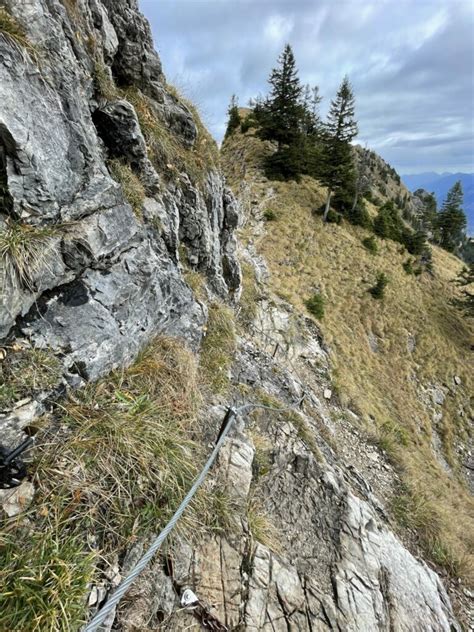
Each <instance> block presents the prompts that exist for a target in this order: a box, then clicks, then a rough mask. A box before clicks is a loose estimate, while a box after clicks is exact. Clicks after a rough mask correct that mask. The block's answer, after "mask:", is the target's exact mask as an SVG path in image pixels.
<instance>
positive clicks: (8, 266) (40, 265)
mask: <svg viewBox="0 0 474 632" xmlns="http://www.w3.org/2000/svg"><path fill="white" fill-rule="evenodd" d="M54 235H55V231H54V229H52V228H38V227H35V226H29V225H27V224H21V223H19V222H10V223H8V224H7V225H6V227H5V228H3V229H0V262H1V263H3V265H4V266H5V270H6V272H7V274H8V275H9V276H10V277H11V278H12V279H18V282H19V283H20V285H21V286H22V287H23V288H24V289H27V290H29V291H34V290H35V288H34V279H35V277H36V275H37V274H38V273H39V272H41V271H42V270H43V269H44V267H46V266H47V265H48V260H49V256H50V254H51V251H52V247H53V243H54V242H53V237H54Z"/></svg>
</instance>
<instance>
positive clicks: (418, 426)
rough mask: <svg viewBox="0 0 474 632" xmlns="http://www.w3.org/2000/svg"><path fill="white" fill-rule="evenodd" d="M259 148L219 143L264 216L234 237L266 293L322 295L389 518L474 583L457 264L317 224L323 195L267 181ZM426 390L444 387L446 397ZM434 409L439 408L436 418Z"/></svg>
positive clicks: (251, 143)
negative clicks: (381, 280)
mask: <svg viewBox="0 0 474 632" xmlns="http://www.w3.org/2000/svg"><path fill="white" fill-rule="evenodd" d="M267 151H269V147H268V145H264V144H263V143H260V141H259V140H258V139H256V138H255V137H254V136H253V134H252V132H251V131H250V132H248V133H247V134H246V135H242V134H240V133H237V134H234V135H233V136H232V137H231V138H229V139H227V141H226V142H225V144H224V147H223V164H224V166H225V168H226V170H227V175H228V178H229V181H230V183H231V185H232V186H233V187H234V191H235V193H236V194H239V193H240V195H241V196H242V198H243V202H244V206H246V207H247V208H246V211H247V212H250V210H251V209H253V210H254V213H255V209H258V210H257V214H259V215H260V217H261V218H262V220H263V221H264V222H265V224H264V225H265V230H264V231H263V233H262V234H261V235H259V236H258V237H255V235H252V229H251V227H250V225H249V224H248V223H247V224H246V225H245V226H244V228H243V230H242V235H241V238H242V239H243V240H244V242H245V240H247V239H252V240H253V241H254V243H255V245H256V247H257V251H258V252H259V253H260V254H262V255H263V256H264V257H265V259H266V261H267V263H268V266H269V269H270V272H271V276H270V281H269V283H270V286H271V289H272V290H273V291H274V292H275V293H276V294H278V295H279V296H280V297H282V298H284V299H285V300H287V301H288V302H290V303H291V304H293V305H294V306H295V307H296V308H297V309H298V310H300V311H301V312H304V313H307V310H306V307H305V301H306V300H307V299H308V298H310V297H311V296H312V295H314V293H315V292H320V293H321V294H322V295H323V297H324V299H325V316H324V319H323V320H322V322H321V323H320V326H321V329H322V332H323V334H324V339H325V342H326V344H327V345H328V346H329V348H330V351H331V362H332V367H333V375H332V377H333V381H334V384H335V387H336V390H337V391H338V393H339V396H340V398H341V401H342V402H343V403H344V404H345V405H347V406H349V407H351V408H352V409H353V410H354V411H355V412H357V413H359V414H360V416H361V418H362V420H363V424H364V430H365V431H366V432H367V434H368V436H370V437H373V438H374V439H375V440H377V441H378V442H379V444H380V445H381V447H383V448H384V449H386V450H387V452H388V454H389V456H390V457H391V459H392V460H393V461H394V463H395V464H396V465H397V467H399V468H400V470H401V473H402V480H403V481H404V484H403V487H402V489H401V490H399V493H398V494H397V503H396V506H394V508H393V509H394V514H395V516H396V517H397V518H398V519H399V521H400V522H401V523H402V524H403V525H405V526H408V527H411V528H415V529H416V530H417V533H418V538H419V542H420V544H421V545H422V546H423V548H424V549H425V551H426V552H427V553H428V555H429V556H430V557H431V559H433V560H434V561H435V562H437V563H439V564H441V565H443V566H444V567H445V568H447V569H448V570H449V571H451V572H452V573H453V574H458V575H461V576H464V577H466V578H467V577H469V576H470V577H471V579H472V573H473V555H472V552H473V551H474V502H473V499H472V497H471V496H470V495H469V493H468V491H467V489H466V485H465V482H464V481H463V479H462V474H461V466H460V463H459V461H458V456H457V452H456V446H457V445H459V444H462V443H465V442H466V441H467V439H468V436H469V432H470V430H469V418H470V411H469V393H472V392H473V371H472V368H473V366H472V360H471V355H472V351H470V345H471V343H472V331H470V329H469V326H468V323H467V321H466V320H465V319H463V317H462V316H461V314H460V313H459V312H458V311H457V309H456V308H455V307H454V306H453V305H452V304H451V300H452V298H453V297H454V294H455V292H456V288H455V286H454V284H453V283H452V280H453V279H454V278H455V277H456V275H457V274H458V272H459V270H460V269H461V267H462V264H461V262H460V261H459V260H457V259H456V258H455V257H453V256H452V255H450V254H448V253H446V252H445V251H442V250H441V249H438V248H433V261H434V276H431V275H429V274H428V273H427V272H424V273H423V274H421V275H419V276H416V275H414V274H409V273H407V271H406V270H405V269H404V267H403V264H404V263H405V262H406V261H407V260H408V259H410V255H409V254H408V253H407V251H406V250H405V249H404V248H402V246H401V245H400V244H397V243H395V242H392V241H388V240H387V241H384V240H381V239H379V238H377V237H375V239H376V243H377V247H378V248H377V250H378V251H377V254H373V253H371V252H369V251H368V250H367V249H366V248H365V247H364V246H363V244H362V240H363V239H364V238H366V237H367V236H368V235H369V232H368V231H366V230H364V229H361V228H359V227H354V226H351V225H350V224H348V223H343V224H342V225H340V226H339V225H335V224H323V223H322V221H321V218H320V217H319V216H318V215H316V214H315V212H314V211H315V210H317V209H319V208H320V206H321V205H322V203H323V201H324V193H325V191H324V189H322V188H321V187H320V185H319V184H318V183H317V182H316V181H315V180H313V179H311V178H303V179H302V180H301V182H299V183H296V182H269V181H267V180H265V178H264V177H263V176H262V173H261V172H260V170H259V169H258V165H259V160H260V158H261V156H262V155H264V153H265V152H267ZM269 211H270V212H269ZM265 218H267V220H266V221H265ZM268 218H271V221H268ZM379 272H384V273H385V274H386V275H387V276H388V278H389V283H388V285H387V288H386V290H385V298H384V299H383V300H375V299H374V298H373V297H372V296H371V294H370V293H369V292H368V290H369V288H370V287H372V286H373V285H374V283H375V280H376V276H377V274H378V273H379ZM455 376H457V377H458V378H461V384H460V385H456V384H455V381H454V377H455ZM430 389H441V390H442V391H443V392H444V393H445V395H446V398H445V400H444V403H443V404H442V405H438V404H435V403H434V402H433V392H432V390H430ZM435 410H436V411H437V412H442V418H441V419H440V420H438V421H437V422H436V423H435V421H434V416H433V413H434V411H435ZM434 446H437V447H436V448H435V447H434Z"/></svg>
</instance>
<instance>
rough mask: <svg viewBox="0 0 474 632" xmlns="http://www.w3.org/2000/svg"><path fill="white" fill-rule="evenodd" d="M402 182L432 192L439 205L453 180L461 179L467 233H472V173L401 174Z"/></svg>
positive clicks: (473, 209) (408, 186)
mask: <svg viewBox="0 0 474 632" xmlns="http://www.w3.org/2000/svg"><path fill="white" fill-rule="evenodd" d="M402 180H403V183H404V184H405V186H406V187H407V188H408V189H410V191H416V190H417V189H425V190H426V191H429V192H430V193H434V194H435V196H436V200H437V201H438V206H441V205H442V203H443V201H444V198H445V197H446V193H447V192H448V191H449V189H450V188H451V187H452V186H453V184H454V183H455V182H457V181H458V180H461V184H462V189H463V192H464V212H465V213H466V215H467V222H468V233H469V234H470V235H472V234H474V173H436V172H434V171H427V172H426V173H415V174H413V175H405V176H402Z"/></svg>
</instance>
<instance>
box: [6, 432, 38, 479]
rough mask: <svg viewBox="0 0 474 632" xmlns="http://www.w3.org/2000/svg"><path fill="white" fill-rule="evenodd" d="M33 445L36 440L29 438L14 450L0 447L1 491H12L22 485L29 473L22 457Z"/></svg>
mask: <svg viewBox="0 0 474 632" xmlns="http://www.w3.org/2000/svg"><path fill="white" fill-rule="evenodd" d="M33 443H34V439H33V438H32V437H28V439H26V440H25V441H23V443H20V445H19V446H18V447H16V448H15V449H14V450H8V449H7V448H5V447H4V446H1V445H0V489H12V488H14V487H18V486H19V485H21V482H22V481H23V479H24V478H25V477H26V475H27V473H28V472H27V468H26V465H25V463H24V461H23V460H22V459H20V455H21V454H23V452H24V451H25V450H27V449H28V448H29V447H30V446H31V445H32V444H33Z"/></svg>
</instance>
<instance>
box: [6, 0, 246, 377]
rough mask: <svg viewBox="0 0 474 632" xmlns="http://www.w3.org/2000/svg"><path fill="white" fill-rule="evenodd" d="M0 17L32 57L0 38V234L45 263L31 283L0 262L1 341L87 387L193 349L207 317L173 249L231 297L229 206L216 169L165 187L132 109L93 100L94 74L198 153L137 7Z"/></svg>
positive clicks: (88, 4)
mask: <svg viewBox="0 0 474 632" xmlns="http://www.w3.org/2000/svg"><path fill="white" fill-rule="evenodd" d="M2 5H3V6H5V7H6V9H7V10H8V11H9V12H10V13H11V14H12V15H13V16H14V17H15V18H16V19H17V21H18V22H19V23H20V24H21V25H22V26H23V27H24V29H25V32H26V37H27V40H28V42H29V45H28V46H27V47H26V48H25V47H24V46H22V45H21V44H19V43H18V42H17V41H16V40H14V39H13V38H11V37H10V36H8V35H1V36H0V103H1V107H0V146H1V153H2V160H1V161H0V168H1V167H2V166H3V175H2V177H3V181H5V182H6V189H7V191H8V200H7V199H6V198H2V199H3V200H4V201H3V202H2V203H1V204H0V230H2V231H4V234H10V233H11V232H12V231H13V230H15V229H17V228H18V226H21V228H22V229H23V230H27V238H28V237H31V239H35V238H36V239H37V243H38V244H39V250H40V253H39V256H36V257H35V261H33V260H32V261H31V262H29V268H30V273H29V277H31V278H29V279H28V282H27V283H25V279H22V278H21V274H20V273H19V272H18V270H17V266H16V262H15V255H14V254H9V252H6V254H4V256H3V257H2V258H1V259H0V281H1V288H2V294H1V303H0V339H1V338H5V337H6V336H8V335H9V334H10V335H11V334H12V332H13V333H14V332H19V331H21V332H22V333H23V334H26V335H28V336H29V337H30V338H31V339H32V341H33V342H34V343H35V344H37V345H42V346H49V347H52V348H53V349H55V350H57V351H59V352H61V353H62V354H64V355H65V357H66V361H65V363H66V367H67V368H68V369H69V370H70V371H72V372H73V373H74V372H76V373H79V374H81V375H82V376H83V377H87V378H96V377H98V376H99V375H101V374H103V373H105V372H107V371H108V370H110V369H111V368H113V367H116V366H119V365H121V364H124V363H129V362H130V361H131V360H132V359H133V357H134V356H135V355H136V353H137V352H138V350H139V349H140V348H141V346H143V344H144V343H146V342H147V340H149V339H150V337H152V336H153V335H155V334H156V333H169V334H178V335H182V336H184V337H185V338H186V339H187V340H188V341H189V343H190V344H192V345H194V346H196V345H198V344H199V341H200V337H201V331H202V326H203V325H204V323H205V320H206V312H205V309H204V308H203V306H202V305H200V304H199V303H197V302H196V301H195V299H194V297H193V294H192V292H191V291H190V289H189V288H188V287H187V285H186V283H185V282H184V280H183V277H182V273H181V266H180V264H179V245H180V243H183V244H184V245H185V246H186V247H187V259H188V264H190V265H191V266H194V267H195V268H196V269H199V270H200V271H201V272H203V273H204V274H205V275H207V277H208V281H209V285H210V286H211V287H212V288H213V290H214V291H215V292H216V293H217V294H218V295H219V296H220V297H221V298H223V299H228V298H232V297H235V296H236V295H238V290H239V286H240V268H239V264H238V262H237V259H236V257H235V239H234V236H233V230H234V228H235V227H236V223H237V222H236V211H235V202H234V201H233V200H232V196H231V194H230V192H229V190H228V189H226V188H225V185H224V182H223V178H222V176H221V175H220V173H218V172H216V171H215V170H212V169H211V166H209V172H208V175H207V177H206V178H205V179H204V182H203V183H192V182H191V181H190V180H189V178H188V177H187V175H186V174H184V173H183V174H181V175H180V177H179V178H178V179H176V180H175V181H174V182H172V183H170V182H168V181H167V180H166V179H165V178H164V177H163V174H162V173H160V169H159V166H158V167H157V166H156V165H153V164H152V163H151V161H150V159H149V156H148V149H147V145H146V142H145V140H144V137H143V134H142V130H141V129H140V125H139V122H138V119H137V115H136V113H135V109H134V107H133V105H132V104H131V103H129V102H127V101H126V99H124V98H122V97H120V96H119V97H118V98H116V97H114V98H110V100H109V99H107V98H106V97H104V96H103V95H101V94H99V93H98V92H97V86H96V82H97V72H98V68H99V69H100V72H101V73H102V75H104V76H105V77H106V78H107V77H108V79H106V80H108V81H110V79H111V78H113V79H114V80H115V82H116V84H117V85H118V86H127V87H130V86H133V87H134V88H138V89H140V90H142V91H143V93H144V94H146V95H147V97H148V98H150V99H152V101H151V103H152V105H153V107H154V110H155V111H156V112H158V115H159V116H160V117H161V120H162V124H163V125H166V126H167V127H168V128H169V129H170V130H171V132H172V133H173V134H174V135H175V136H176V138H177V142H179V143H181V144H182V145H183V147H184V148H188V149H189V148H190V147H192V145H193V143H194V142H195V141H196V137H197V134H198V131H197V126H196V123H195V121H194V120H193V117H192V115H191V113H190V112H189V110H188V108H186V106H184V105H183V104H182V103H181V102H180V101H179V100H178V99H177V98H176V97H175V96H173V95H171V94H169V93H168V92H167V89H166V83H165V78H164V75H163V73H162V70H161V63H160V60H159V58H158V56H157V54H156V53H155V51H154V48H153V43H152V40H151V35H150V29H149V26H148V23H147V22H146V20H145V19H144V18H143V16H141V14H140V13H139V12H138V9H137V3H136V2H135V1H133V0H130V1H120V2H115V1H114V2H101V1H100V0H78V1H77V2H75V3H62V2H60V0H32V1H31V0H28V1H27V0H20V1H17V0H4V2H3V3H2ZM111 158H115V159H119V160H121V161H122V162H123V163H124V164H127V165H128V166H129V167H130V168H131V169H132V170H133V172H134V173H135V174H136V175H137V176H138V177H139V179H140V180H141V181H142V185H143V187H144V189H145V191H146V194H147V196H148V197H147V198H146V200H145V202H144V208H143V220H140V219H137V217H135V215H134V214H133V213H132V209H131V207H130V205H129V204H128V202H127V200H126V199H125V197H124V192H123V190H122V188H121V186H120V184H119V183H118V182H116V181H115V180H114V179H113V177H112V175H111V173H110V172H109V169H108V167H107V162H106V161H107V159H111ZM5 200H6V201H5ZM156 220H159V222H158V223H157V222H156ZM29 227H31V229H30V228H29ZM28 231H29V232H28ZM32 259H33V258H32Z"/></svg>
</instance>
